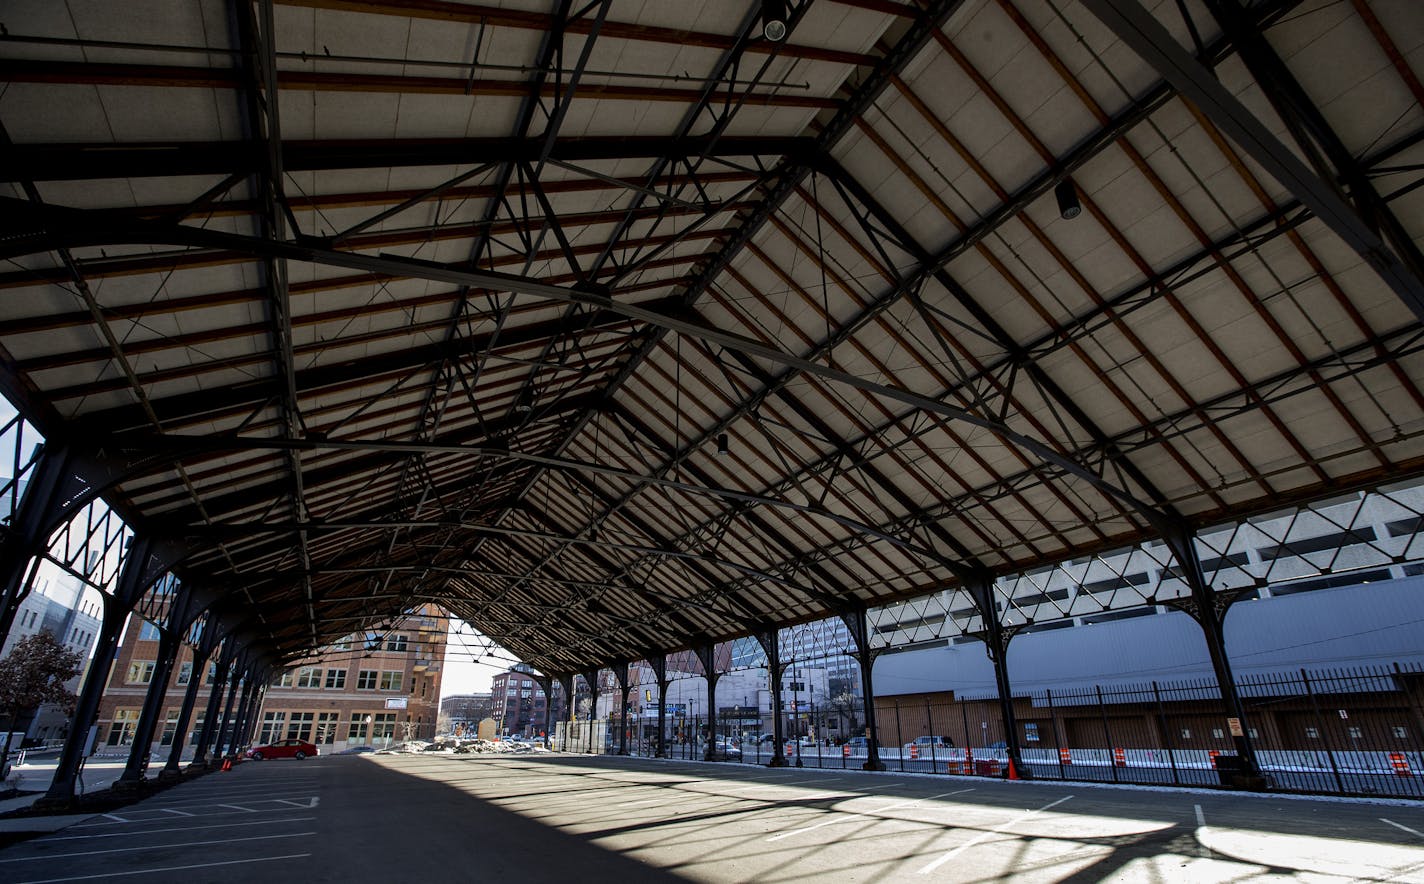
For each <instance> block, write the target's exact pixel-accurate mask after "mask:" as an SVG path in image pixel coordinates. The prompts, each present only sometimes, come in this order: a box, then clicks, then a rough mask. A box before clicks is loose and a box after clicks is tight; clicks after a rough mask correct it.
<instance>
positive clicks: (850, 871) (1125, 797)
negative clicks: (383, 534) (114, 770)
mask: <svg viewBox="0 0 1424 884" xmlns="http://www.w3.org/2000/svg"><path fill="white" fill-rule="evenodd" d="M462 869H463V870H466V871H469V872H471V873H472V874H475V873H478V874H479V876H480V877H487V876H491V875H493V876H496V877H499V878H515V879H518V880H520V881H545V880H548V881H553V880H556V879H557V880H561V881H570V880H582V881H602V880H615V879H620V878H622V879H627V880H637V881H649V880H653V881H656V880H662V879H666V880H674V879H676V880H699V881H795V880H807V879H811V878H815V879H817V880H830V881H866V880H877V879H884V880H946V881H983V880H991V879H996V878H997V879H1002V880H1013V881H1063V880H1065V879H1070V880H1084V881H1088V880H1092V881H1097V880H1116V881H1148V880H1192V881H1228V880H1241V879H1243V878H1249V877H1265V878H1270V877H1272V876H1282V877H1300V878H1304V879H1309V880H1378V881H1385V880H1388V881H1417V882H1424V806H1421V805H1419V804H1417V803H1414V804H1403V803H1393V804H1390V803H1363V802H1347V801H1338V800H1337V801H1319V800H1309V799H1292V798H1279V797H1277V798H1265V797H1257V796H1246V795H1239V794H1230V793H1201V794H1195V793H1190V792H1181V791H1174V792H1157V791H1153V790H1147V789H1114V788H1095V787H1093V786H1091V785H1086V784H1081V783H1071V784H1065V783H1006V782H1002V781H994V780H985V779H976V778H968V777H945V776H935V777H927V776H916V775H913V774H895V773H891V774H878V775H873V774H866V773H863V772H859V771H853V770H848V771H835V770H824V771H822V770H810V769H801V770H797V769H794V768H793V769H780V770H769V769H765V768H755V767H751V766H749V765H728V764H704V763H694V762H680V761H656V760H651V759H628V758H616V757H599V758H594V757H587V756H568V755H538V756H535V755H521V756H479V755H458V756H457V755H448V754H435V753H427V754H420V755H377V756H364V757H346V758H340V757H329V758H318V759H312V760H307V761H302V762H298V761H285V760H284V761H266V762H262V763H260V764H259V763H247V764H242V765H239V766H238V767H237V768H236V769H235V770H233V771H232V772H230V773H214V774H211V775H209V776H206V777H203V778H201V779H199V780H195V781H193V782H190V783H185V784H182V785H180V786H177V787H174V788H173V789H170V790H168V791H167V792H164V793H162V794H161V795H158V796H155V797H154V798H152V799H149V800H148V801H145V802H142V803H140V804H136V805H132V806H130V807H128V808H125V809H123V810H121V811H118V812H115V813H111V814H105V815H101V816H96V817H91V818H88V819H86V820H83V821H82V822H80V823H78V824H76V825H74V826H71V827H69V828H67V829H65V830H63V831H60V832H56V833H54V834H53V835H48V836H44V837H42V838H38V839H35V840H32V841H29V842H26V843H23V844H18V845H15V846H13V847H11V848H8V849H5V850H3V851H0V880H5V881H10V882H59V881H84V880H99V879H105V880H125V879H127V878H130V877H134V878H137V877H143V878H144V879H145V880H149V881H156V882H169V881H172V882H193V881H205V882H206V881H212V882H227V881H233V882H237V881H251V880H254V879H255V878H257V877H259V876H261V877H268V878H275V877H277V876H281V877H283V878H296V879H302V880H316V881H326V880H344V881H374V880H380V881H416V880H429V879H432V878H436V877H441V878H443V877H448V876H449V875H450V874H451V873H452V872H455V871H458V870H462Z"/></svg>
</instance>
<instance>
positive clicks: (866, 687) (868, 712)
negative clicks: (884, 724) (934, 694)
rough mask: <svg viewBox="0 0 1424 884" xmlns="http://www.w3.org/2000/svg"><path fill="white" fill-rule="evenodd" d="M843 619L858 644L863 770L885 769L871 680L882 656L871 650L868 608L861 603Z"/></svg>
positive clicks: (843, 613) (842, 616)
mask: <svg viewBox="0 0 1424 884" xmlns="http://www.w3.org/2000/svg"><path fill="white" fill-rule="evenodd" d="M840 617H841V622H842V623H844V624H845V625H846V629H847V630H848V631H849V632H850V637H851V640H852V641H854V642H855V660H856V662H857V663H858V664H860V685H861V693H862V697H861V703H862V705H863V707H864V714H865V746H866V749H865V764H863V765H861V767H862V769H863V770H884V769H885V763H884V762H882V761H881V760H880V727H879V725H878V724H877V723H876V721H875V687H874V683H873V682H872V680H871V670H872V669H874V668H875V658H876V657H878V656H879V654H878V653H877V652H876V651H875V650H874V649H872V648H871V647H870V611H869V610H868V609H867V608H866V607H865V605H863V604H857V605H855V606H854V607H853V608H851V609H850V610H849V611H845V612H842V613H841V615H840Z"/></svg>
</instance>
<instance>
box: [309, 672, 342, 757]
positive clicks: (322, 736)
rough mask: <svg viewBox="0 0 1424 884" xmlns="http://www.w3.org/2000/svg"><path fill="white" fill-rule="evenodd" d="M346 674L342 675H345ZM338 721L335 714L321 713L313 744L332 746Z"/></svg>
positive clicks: (317, 718) (318, 717) (318, 715)
mask: <svg viewBox="0 0 1424 884" xmlns="http://www.w3.org/2000/svg"><path fill="white" fill-rule="evenodd" d="M345 674H346V673H344V672H343V673H342V675H345ZM336 720H337V713H335V712H319V713H317V716H316V739H315V740H313V741H312V742H315V743H319V744H321V745H323V746H330V745H331V744H332V743H334V742H336Z"/></svg>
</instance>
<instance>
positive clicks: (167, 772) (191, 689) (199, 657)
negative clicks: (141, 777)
mask: <svg viewBox="0 0 1424 884" xmlns="http://www.w3.org/2000/svg"><path fill="white" fill-rule="evenodd" d="M211 653H212V649H211V648H208V649H206V650H203V649H201V648H200V649H195V650H194V652H193V671H192V672H191V673H190V674H189V677H188V685H187V688H186V689H185V690H184V691H183V705H182V706H180V707H179V709H178V729H177V730H176V731H174V732H173V746H172V747H171V748H170V749H169V750H168V763H166V764H164V765H163V770H162V771H161V772H160V773H159V777H169V776H176V775H177V774H178V771H179V767H180V764H181V762H182V756H183V747H184V745H186V744H187V742H188V724H189V723H190V722H191V721H192V720H193V707H194V706H196V705H197V703H198V690H199V688H201V687H202V684H203V675H204V674H205V672H206V671H207V668H208V657H209V656H210V655H211Z"/></svg>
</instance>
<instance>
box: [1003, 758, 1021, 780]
mask: <svg viewBox="0 0 1424 884" xmlns="http://www.w3.org/2000/svg"><path fill="white" fill-rule="evenodd" d="M1018 778H1019V769H1018V768H1017V767H1014V757H1013V756H1012V755H1010V756H1009V775H1008V777H1006V779H1010V780H1016V779H1018Z"/></svg>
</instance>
